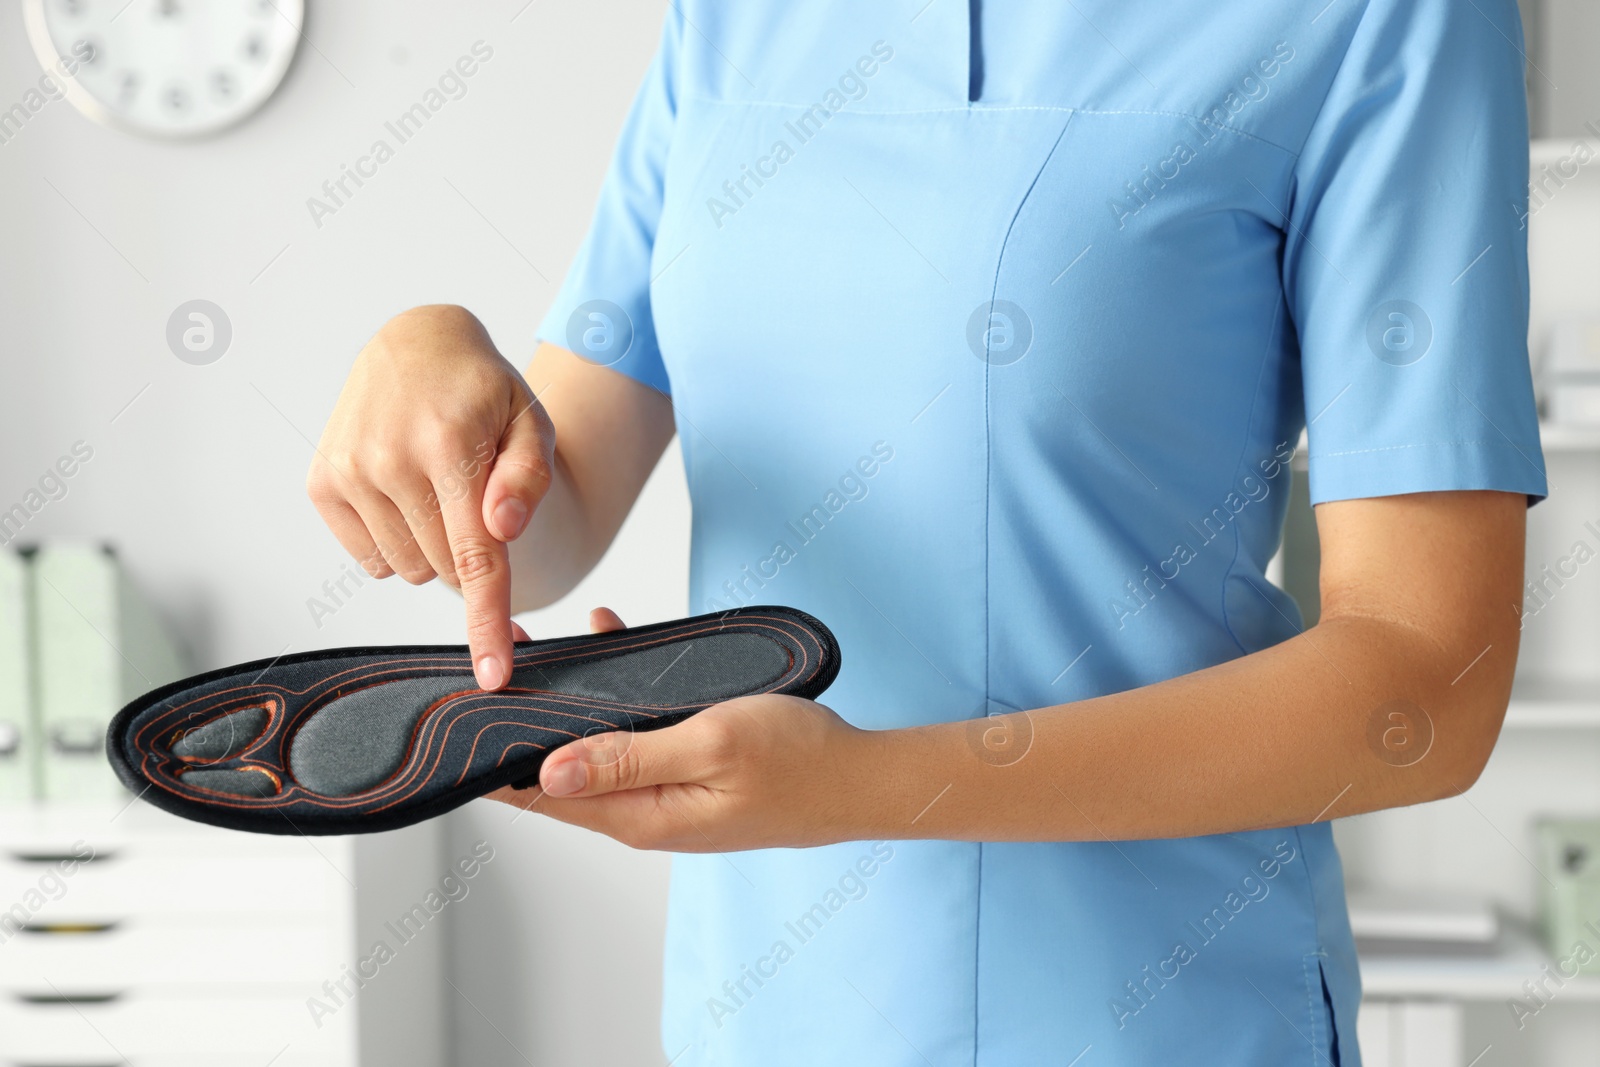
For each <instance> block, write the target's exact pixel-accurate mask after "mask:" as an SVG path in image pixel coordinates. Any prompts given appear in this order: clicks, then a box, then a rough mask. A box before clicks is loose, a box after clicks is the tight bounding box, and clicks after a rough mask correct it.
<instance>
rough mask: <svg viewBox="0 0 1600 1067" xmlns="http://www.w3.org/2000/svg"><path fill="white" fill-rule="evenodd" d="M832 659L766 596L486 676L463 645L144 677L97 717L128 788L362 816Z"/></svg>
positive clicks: (545, 645) (420, 810)
mask: <svg viewBox="0 0 1600 1067" xmlns="http://www.w3.org/2000/svg"><path fill="white" fill-rule="evenodd" d="M838 671H839V646H838V644H837V643H836V642H835V641H834V639H833V635H832V634H831V633H829V632H828V629H827V627H825V626H823V625H822V624H821V623H820V622H818V621H817V620H816V619H813V618H812V617H811V616H809V615H806V614H805V613H803V612H800V611H796V610H794V609H793V608H778V607H747V608H737V609H734V610H732V611H725V612H718V613H717V614H715V615H702V616H700V617H699V618H694V619H683V620H680V621H677V622H667V623H658V624H656V625H654V626H640V627H636V628H634V629H629V630H616V631H613V632H611V633H606V634H590V635H587V636H584V637H568V638H561V639H557V640H553V641H524V642H519V643H518V644H517V645H516V647H515V655H514V658H513V668H512V674H511V682H510V684H509V685H508V686H507V687H506V688H504V689H500V690H497V691H495V692H485V691H484V690H482V689H479V688H478V686H477V683H476V682H475V681H474V680H473V675H472V663H471V660H470V658H469V656H468V652H467V649H466V648H465V646H462V645H435V646H428V647H414V648H396V647H389V648H339V649H329V650H327V651H322V652H304V653H299V654H296V655H292V656H282V657H279V658H278V659H274V660H258V661H256V662H254V663H245V664H241V665H240V666H237V667H226V668H223V669H222V670H217V671H210V672H208V673H206V674H201V675H197V676H196V677H193V678H187V679H184V680H182V681H178V682H174V683H172V684H171V685H167V686H163V687H162V688H160V689H157V690H155V691H153V692H150V693H147V694H145V695H144V696H142V697H140V698H139V699H138V700H135V701H134V702H133V703H131V704H129V705H128V706H127V707H125V708H123V709H122V711H120V712H119V713H118V714H117V717H116V718H115V719H113V720H112V723H111V728H110V730H109V732H108V733H107V736H106V753H107V755H108V756H109V758H110V760H111V765H112V767H113V768H115V769H116V772H117V776H118V777H119V778H121V779H122V782H123V784H124V785H126V786H127V787H128V788H129V789H131V790H133V791H134V792H135V793H137V794H140V795H142V796H143V797H144V798H145V799H146V800H148V801H150V802H151V803H152V804H154V805H156V806H157V807H159V808H164V809H166V810H167V811H170V812H172V813H174V814H176V815H182V816H184V817H185V818H189V819H194V820H196V821H197V822H204V823H212V824H214V825H217V826H227V827H232V828H234V829H238V830H251V831H254V832H257V833H267V834H295V833H300V834H345V833H369V832H373V831H378V830H389V829H393V828H395V827H398V826H406V825H409V824H411V823H414V822H420V821H421V820H423V819H427V818H431V817H433V816H435V815H439V814H442V813H443V812H446V811H449V810H450V809H452V808H456V807H459V806H460V805H462V804H465V803H466V802H467V801H469V800H471V799H473V798H474V797H478V796H482V795H483V794H484V793H487V792H489V791H490V790H492V789H496V788H499V787H500V786H503V785H507V784H510V785H514V786H516V787H518V788H527V787H530V786H534V785H537V784H538V777H539V767H540V765H541V764H543V762H544V758H545V756H546V755H548V754H549V753H550V752H551V751H553V750H554V749H556V748H559V747H560V746H562V745H564V744H567V743H568V742H570V741H573V740H576V739H578V738H581V737H585V736H587V735H589V734H594V733H602V732H605V731H611V730H625V731H643V730H653V729H657V728H660V727H663V726H670V725H671V724H673V723H676V722H682V721H683V720H684V719H686V718H688V717H689V716H691V715H693V714H694V713H695V712H697V711H701V710H703V709H705V708H707V707H709V706H711V705H712V704H715V703H718V702H719V701H723V700H728V699H730V698H732V697H737V696H745V695H749V694H754V693H786V694H790V695H793V696H799V697H807V698H811V697H816V696H819V695H820V694H821V693H822V691H823V690H824V689H826V688H827V687H828V685H829V683H831V682H832V681H833V679H834V676H835V675H836V674H837V673H838Z"/></svg>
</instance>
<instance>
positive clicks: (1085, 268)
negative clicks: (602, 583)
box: [310, 0, 1545, 1067]
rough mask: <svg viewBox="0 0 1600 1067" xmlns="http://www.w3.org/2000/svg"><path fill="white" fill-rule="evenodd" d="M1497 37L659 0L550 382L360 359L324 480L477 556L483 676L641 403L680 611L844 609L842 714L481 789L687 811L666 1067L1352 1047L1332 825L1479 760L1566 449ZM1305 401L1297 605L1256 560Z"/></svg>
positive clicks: (536, 800)
mask: <svg viewBox="0 0 1600 1067" xmlns="http://www.w3.org/2000/svg"><path fill="white" fill-rule="evenodd" d="M1319 9H1320V10H1319ZM1520 39H1521V35H1520V29H1519V25H1518V22H1517V12H1516V9H1515V5H1514V4H1512V3H1511V2H1510V0H1480V2H1479V3H1475V4H1457V3H1455V2H1453V0H1335V2H1334V3H1332V4H1328V5H1327V6H1323V5H1322V3H1320V2H1319V3H1314V4H1311V5H1289V6H1285V5H1281V4H1268V3H1265V2H1256V0H1228V2H1226V3H1224V4H1222V5H1220V6H1219V5H1217V4H1215V3H1204V4H1203V3H1199V2H1185V3H1182V4H1180V5H1179V6H1178V7H1176V8H1175V7H1173V6H1172V5H1171V4H1168V5H1164V6H1163V7H1162V8H1161V9H1160V12H1159V14H1156V13H1153V12H1151V11H1149V10H1146V9H1144V8H1142V7H1141V6H1140V5H1128V4H1116V3H1109V2H1098V0H1078V2H1074V3H1066V4H1043V3H1032V2H1025V0H989V2H988V3H979V2H978V0H972V2H971V3H970V4H961V3H958V2H956V0H931V2H926V3H924V2H920V0H919V2H909V3H906V4H892V5H890V4H873V5H863V4H853V3H845V2H842V0H839V2H833V3H826V4H823V3H813V4H807V5H793V4H777V3H768V2H755V0H749V2H743V0H742V2H740V3H738V4H734V3H716V2H714V0H700V2H691V0H684V2H682V3H678V4H674V5H673V7H672V10H671V12H670V14H669V15H668V18H667V24H666V29H665V33H664V36H663V40H662V43H661V48H660V52H659V54H658V56H657V58H656V60H655V63H654V65H653V66H652V68H651V70H650V73H649V75H648V77H647V79H646V82H645V84H644V87H643V89H642V90H641V91H640V94H639V96H638V98H637V101H636V103H635V105H634V108H633V111H632V114H631V116H630V117H629V120H628V122H627V125H626V127H625V129H624V130H623V132H622V136H621V141H620V143H619V146H618V149H617V153H616V157H615V159H614V162H613V164H612V167H611V170H610V173H609V175H608V177H607V179H606V182H605V186H604V189H603V191H602V193H601V197H600V202H599V207H598V209H597V213H596V215H595V218H594V222H593V226H592V229H591V231H590V233H589V236H588V239H587V242H586V244H585V245H584V248H583V250H582V252H581V253H580V255H579V257H578V259H577V261H576V263H575V265H574V266H573V268H572V270H571V273H570V274H569V275H568V278H567V281H566V285H565V287H564V289H563V290H562V293H561V295H560V296H559V298H558V299H557V300H556V302H555V304H554V306H553V307H552V308H551V310H550V312H549V317H548V318H547V319H546V321H545V323H544V326H543V328H542V330H541V339H542V341H543V344H542V345H541V346H540V348H539V350H538V352H537V353H536V355H535V357H534V359H533V362H532V365H531V366H530V367H529V369H528V371H527V373H526V378H525V379H524V377H523V376H521V375H519V374H517V372H516V371H515V369H514V368H513V367H511V365H510V364H508V363H507V362H506V360H505V359H504V358H503V357H502V356H501V355H500V354H499V353H498V352H497V351H496V350H495V348H494V346H493V345H492V343H491V342H490V340H489V337H488V335H487V334H486V332H485V331H484V329H483V328H482V327H481V326H480V325H479V324H478V322H477V321H476V320H475V319H474V318H473V317H472V316H471V315H470V314H469V313H467V312H466V311H463V310H461V309H459V308H449V307H429V308H419V309H416V310H413V311H411V312H407V313H406V314H403V315H401V316H399V317H398V318H396V319H395V320H394V321H393V322H391V323H390V324H388V325H387V326H385V327H384V329H383V330H382V331H381V332H380V333H379V334H378V336H377V337H376V338H375V339H374V340H373V341H372V343H371V344H370V345H369V347H368V348H367V349H366V350H365V351H364V352H363V353H362V354H361V356H360V358H359V359H358V361H357V363H356V367H355V369H354V371H353V373H352V375H351V379H350V383H349V384H348V386H347V387H346V389H345V392H344V395H343V397H342V398H341V400H340V402H339V406H338V409H337V411H336V412H335V414H334V416H333V419H332V421H331V423H330V425H329V427H328V430H327V433H326V435H325V437H324V440H323V445H322V449H321V451H322V455H323V457H325V458H324V459H319V461H318V464H317V466H316V467H315V468H314V469H313V471H312V475H311V481H310V485H311V492H312V495H313V498H314V499H315V500H316V501H317V503H318V505H319V507H320V509H321V511H322V513H323V515H324V516H325V517H326V518H327V520H328V522H329V523H330V525H331V526H332V527H333V529H334V530H335V532H336V533H337V534H338V536H339V537H340V538H341V540H342V542H343V543H344V544H345V545H346V546H347V547H348V549H349V550H350V551H351V552H352V553H353V554H355V555H356V556H357V557H358V558H362V559H365V560H367V561H369V566H370V567H371V569H372V570H373V572H374V573H375V574H378V575H386V574H389V573H398V574H400V575H401V576H402V577H403V578H404V579H406V580H407V581H411V582H422V581H427V580H429V579H431V578H432V577H433V576H434V575H436V574H437V575H439V576H441V577H443V578H444V579H445V580H446V581H447V582H450V583H451V584H453V585H457V586H458V587H459V588H461V589H462V591H463V592H464V594H465V597H466V603H467V613H468V628H469V634H470V639H471V642H472V646H473V649H474V655H475V657H476V659H475V662H476V663H477V664H478V677H479V681H480V684H482V685H483V686H484V687H485V688H491V689H492V688H497V687H499V686H501V685H503V684H504V681H505V678H506V672H507V664H508V662H509V658H508V657H509V655H510V642H511V639H512V630H511V628H510V626H509V615H510V613H511V612H512V611H513V610H516V611H523V610H528V609H532V608H536V607H539V606H542V605H545V604H549V603H551V602H552V601H554V600H556V599H557V598H559V597H561V596H562V595H563V594H565V593H566V592H567V591H568V590H570V589H571V588H572V587H573V586H574V584H575V583H576V582H577V581H578V580H579V579H580V578H581V577H582V576H583V575H584V574H585V573H586V572H587V571H588V570H589V569H590V568H591V567H592V566H593V565H594V564H595V562H596V561H597V560H598V559H599V557H600V555H601V554H602V553H603V552H604V550H605V548H606V546H607V545H608V544H609V542H610V541H611V539H612V537H613V535H614V534H615V533H616V531H617V528H618V526H619V524H620V523H621V522H622V520H623V518H624V516H625V515H626V513H627V511H628V509H629V507H630V506H631V505H632V503H633V501H634V499H635V497H636V496H637V494H638V492H639V490H640V487H641V485H642V484H643V482H644V480H645V478H646V476H647V475H648V473H649V472H650V471H651V469H652V468H653V467H654V465H655V463H656V461H657V458H658V457H659V456H660V455H661V453H662V451H663V449H664V448H665V447H666V445H667V444H668V442H669V440H670V439H671V437H672V436H673V434H674V432H676V433H677V435H678V437H679V439H680V441H681V447H682V450H683V458H684V463H685V465H686V468H687V471H688V479H689V486H690V490H691V493H692V495H693V503H694V538H693V551H692V561H691V562H692V608H693V609H694V610H695V611H696V612H701V611H715V610H719V609H720V608H725V607H731V606H735V605H739V604H748V603H785V604H790V605H793V606H796V607H799V608H802V609H804V610H806V611H809V612H812V613H814V614H815V615H817V616H818V617H820V618H821V619H823V620H825V621H826V622H827V623H828V625H829V626H830V627H832V628H833V629H834V631H835V632H836V634H837V635H838V638H839V640H840V643H841V645H842V647H843V649H844V669H843V673H842V674H841V675H840V677H839V680H838V682H837V683H836V684H835V685H834V687H833V688H832V689H831V690H830V692H829V694H828V700H829V702H830V703H831V704H832V705H833V706H834V707H836V708H837V709H838V711H839V714H836V713H835V712H834V711H832V710H829V709H828V708H825V707H822V706H820V705H817V704H813V703H809V702H806V701H800V700H795V699H787V698H754V699H747V700H740V701H733V702H730V703H727V704H724V705H720V706H718V707H716V708H714V709H711V710H709V711H707V712H705V713H704V714H702V715H700V716H698V717H696V718H694V719H693V720H691V721H689V722H687V723H685V724H683V725H679V726H675V727H672V728H670V729H667V730H663V731H660V732H658V733H652V734H644V735H639V736H637V737H632V738H622V737H617V736H612V737H610V738H607V739H604V740H601V741H591V742H589V743H586V744H585V743H579V744H575V745H573V746H570V747H568V748H566V749H563V750H560V751H558V752H557V753H555V754H553V755H552V757H551V758H550V759H549V761H548V762H547V763H546V764H545V766H544V770H543V776H542V779H541V781H542V786H543V791H542V794H541V793H540V792H539V791H528V792H525V793H517V792H514V791H507V792H505V793H503V794H502V795H501V799H504V800H506V801H508V802H510V803H514V804H526V805H529V806H531V807H532V808H533V809H534V810H536V811H540V812H543V813H544V814H547V815H549V816H552V817H554V818H557V819H561V820H564V821H567V822H572V823H576V824H579V825H583V826H587V827H591V828H593V829H596V830H599V831H601V832H604V833H608V834H611V835H612V836H614V837H616V838H618V839H619V840H622V841H624V842H626V843H628V844H631V845H634V846H637V847H640V848H653V849H670V850H674V851H677V852H682V853H685V855H682V856H679V857H677V858H676V859H675V864H674V872H673V888H672V900H671V910H670V920H669V929H668V945H667V975H666V1009H665V1021H664V1025H663V1037H664V1045H665V1049H666V1052H667V1054H668V1055H671V1056H674V1057H676V1058H675V1060H674V1062H675V1063H676V1064H679V1065H691V1064H693V1065H700V1064H764V1065H775V1064H777V1065H781V1064H807V1065H810V1064H816V1063H824V1062H827V1063H833V1062H851V1063H871V1064H876V1065H892V1064H907V1065H910V1064H923V1063H926V1064H936V1065H939V1067H943V1065H946V1064H963V1065H965V1064H976V1065H979V1067H999V1065H1013V1064H1016V1065H1021V1064H1028V1065H1032V1064H1039V1063H1060V1064H1068V1063H1083V1064H1085V1065H1094V1067H1104V1065H1108V1064H1148V1063H1162V1062H1182V1063H1208V1064H1210V1063H1216V1064H1229V1065H1240V1064H1261V1065H1280V1064H1286V1063H1302V1062H1303V1063H1307V1064H1310V1063H1324V1064H1328V1063H1335V1064H1337V1063H1344V1064H1354V1063H1357V1062H1358V1053H1357V1050H1356V1043H1355V1029H1354V1025H1355V1015H1356V1007H1357V1002H1358V1000H1359V996H1360V990H1359V979H1358V975H1357V970H1356V959H1355V953H1354V950H1353V945H1352V941H1351V936H1350V930H1349V925H1348V922H1347V919H1346V914H1345V906H1344V899H1343V885H1342V878H1341V873H1340V866H1339V859H1338V856H1337V854H1336V852H1335V849H1334V846H1333V843H1332V837H1331V834H1330V832H1329V824H1328V823H1327V821H1326V820H1328V819H1331V818H1333V817H1336V816H1345V815H1352V814H1356V813H1358V812H1364V811H1373V810H1377V809H1381V808H1386V807H1391V806H1396V805H1404V804H1412V803H1417V802H1421V801H1426V800H1432V799H1435V798H1439V797H1446V796H1452V795H1455V794H1456V793H1458V792H1459V791H1461V790H1464V789H1466V788H1467V787H1468V786H1470V785H1471V784H1472V782H1473V781H1474V779H1475V778H1476V776H1477V775H1478V773H1479V772H1480V771H1481V769H1482V767H1483V765H1484V762H1485V760H1486V759H1487V758H1488V755H1489V752H1490V750H1491V748H1492V746H1493V744H1494V741H1495V737H1496V734H1497V731H1498V728H1499V724H1500V721H1501V717H1502V714H1503V713H1504V710H1505V706H1506V701H1507V697H1508V693H1509V688H1510V681H1511V676H1512V670H1513V665H1514V662H1515V658H1516V648H1517V638H1518V625H1517V612H1516V608H1517V605H1518V603H1519V601H1520V599H1521V594H1520V589H1521V573H1522V545H1523V529H1524V521H1525V511H1526V507H1527V505H1528V503H1529V502H1530V500H1535V499H1537V498H1539V497H1540V496H1542V495H1543V494H1544V492H1545V480H1544V476H1543V472H1542V461H1541V456H1540V452H1539V439H1538V431H1537V422H1536V416H1535V411H1534V406H1533V401H1532V397H1531V387H1530V382H1529V374H1528V365H1527V358H1526V342H1525V337H1526V314H1527V279H1526V251H1525V236H1524V234H1523V232H1522V228H1521V225H1522V224H1521V216H1522V214H1523V208H1522V207H1521V205H1522V204H1523V203H1524V201H1525V198H1526V191H1527V185H1526V182H1527V173H1526V171H1527V129H1526V117H1525V111H1524V101H1523V92H1522V58H1521V55H1520V53H1519V45H1518V43H1517V42H1519V41H1520ZM530 387H531V391H530ZM535 396H537V397H538V399H537V400H535V399H534V397H535ZM1307 424H1309V426H1310V430H1309V462H1310V479H1311V481H1310V486H1311V497H1312V500H1313V502H1314V503H1316V504H1317V505H1318V507H1317V524H1318V531H1319V534H1320V537H1321V542H1322V553H1323V554H1322V571H1321V584H1322V596H1321V602H1322V610H1321V618H1320V620H1319V621H1318V622H1317V624H1316V625H1315V626H1314V627H1312V628H1311V629H1309V630H1305V631H1304V632H1302V627H1301V624H1300V622H1299V617H1298V613H1297V609H1296V606H1295V604H1294V603H1293V602H1292V601H1291V600H1290V598H1289V597H1288V596H1287V595H1286V594H1284V593H1283V592H1282V591H1281V590H1280V589H1278V588H1276V587H1274V586H1273V585H1272V584H1271V583H1269V582H1268V580H1267V579H1266V577H1265V568H1266V566H1267V562H1268V560H1269V559H1270V558H1271V556H1272V555H1273V554H1274V551H1275V549H1276V546H1277V544H1278V540H1279V533H1280V528H1281V525H1282V520H1283V517H1284V512H1285V504H1286V499H1287V487H1288V484H1289V477H1290V476H1289V473H1288V470H1287V463H1286V460H1287V457H1288V456H1289V455H1290V453H1291V452H1292V450H1293V448H1294V446H1295V443H1296V441H1297V440H1298V439H1299V437H1300V434H1301V431H1302V429H1303V428H1304V427H1306V426H1307ZM491 452H492V453H493V455H494V459H493V465H492V469H491V470H488V471H486V472H484V471H481V470H480V466H479V465H478V464H476V463H472V462H470V461H471V460H472V458H473V457H475V456H479V457H481V456H487V455H489V454H490V453H491ZM462 470H467V471H468V472H469V475H470V476H471V477H472V482H471V488H470V491H468V492H466V493H465V494H461V493H455V494H451V493H446V492H444V491H442V489H441V490H439V491H437V492H436V491H435V487H436V486H443V485H446V484H450V483H451V482H452V480H453V479H455V478H456V477H457V476H458V474H459V472H461V471H462ZM435 501H437V503H436V502H435ZM441 508H442V521H440V522H434V521H432V519H433V518H434V516H435V512H436V510H438V509H441ZM596 625H597V626H599V627H601V628H607V627H613V626H617V625H620V622H619V621H618V620H617V619H616V617H615V616H613V615H611V614H610V613H609V612H600V613H597V616H596Z"/></svg>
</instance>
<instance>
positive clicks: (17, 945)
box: [0, 919, 354, 994]
mask: <svg viewBox="0 0 1600 1067" xmlns="http://www.w3.org/2000/svg"><path fill="white" fill-rule="evenodd" d="M353 950H354V945H351V944H346V943H345V942H344V939H343V938H342V937H341V936H340V934H339V932H338V929H337V928H334V927H330V926H328V925H326V924H322V923H309V922H308V923H294V922H277V923H255V924H248V925H239V926H221V925H215V924H211V925H202V924H197V923H194V922H192V921H182V920H177V919H174V920H171V921H169V922H153V921H149V920H129V921H126V922H123V923H119V924H117V925H115V926H112V927H110V928H109V929H105V930H100V931H94V932H83V933H21V934H16V935H13V936H12V937H11V938H10V939H9V940H7V941H6V942H5V944H4V945H0V992H6V993H24V994H34V993H37V994H47V993H50V992H51V991H52V990H59V991H61V992H64V993H68V994H74V993H79V992H92V993H99V992H118V991H125V990H127V989H130V988H135V987H137V988H147V987H149V986H152V985H162V986H172V987H201V988H204V987H207V986H211V985H227V984H234V985H242V984H248V985H262V984H270V983H281V982H295V983H306V984H309V985H311V986H317V985H320V984H321V983H322V981H323V980H324V979H328V978H337V977H339V976H340V975H341V974H342V973H343V969H344V965H345V964H349V963H351V962H353V955H354V952H353Z"/></svg>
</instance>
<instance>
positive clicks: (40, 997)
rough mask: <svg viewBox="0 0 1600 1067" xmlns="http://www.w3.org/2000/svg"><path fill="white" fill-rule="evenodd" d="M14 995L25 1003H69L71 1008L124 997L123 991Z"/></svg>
mask: <svg viewBox="0 0 1600 1067" xmlns="http://www.w3.org/2000/svg"><path fill="white" fill-rule="evenodd" d="M12 996H13V997H15V998H16V999H17V1000H18V1001H19V1002H20V1003H23V1004H39V1005H54V1004H65V1005H67V1006H68V1007H71V1008H76V1007H80V1006H82V1005H84V1004H111V1003H113V1002H115V1001H118V1000H121V999H122V993H121V992H102V993H56V992H50V993H13V994H12Z"/></svg>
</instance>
